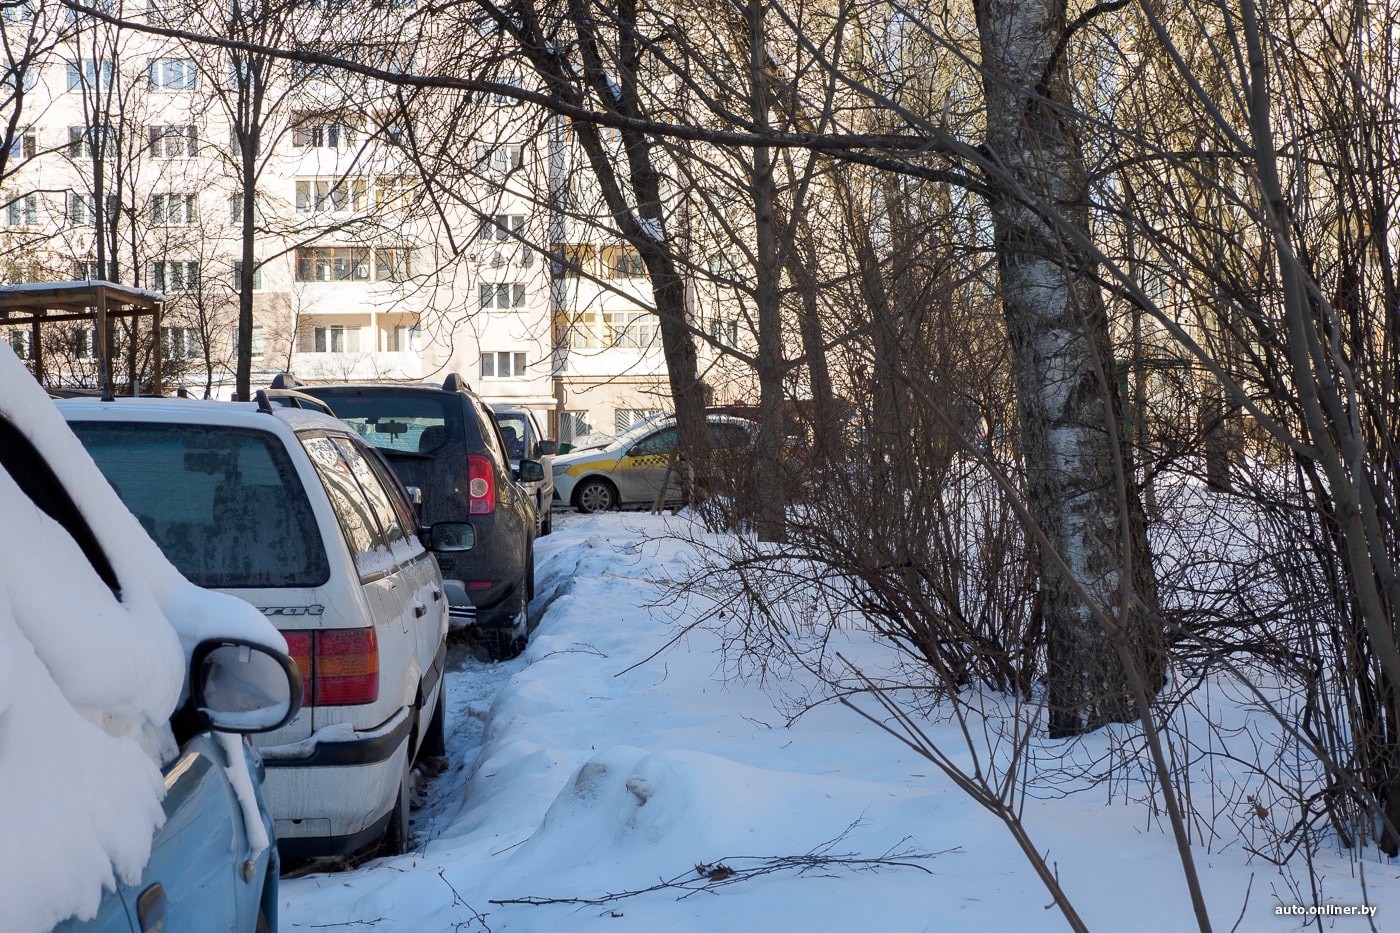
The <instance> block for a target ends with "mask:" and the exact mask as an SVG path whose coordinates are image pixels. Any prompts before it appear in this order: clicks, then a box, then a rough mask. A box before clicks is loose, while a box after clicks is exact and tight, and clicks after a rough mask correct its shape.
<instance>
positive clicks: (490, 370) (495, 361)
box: [481, 350, 525, 379]
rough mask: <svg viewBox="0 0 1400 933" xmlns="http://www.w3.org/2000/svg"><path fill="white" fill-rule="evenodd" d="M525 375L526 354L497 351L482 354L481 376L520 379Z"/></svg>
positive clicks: (485, 377) (484, 377)
mask: <svg viewBox="0 0 1400 933" xmlns="http://www.w3.org/2000/svg"><path fill="white" fill-rule="evenodd" d="M524 375H525V354H524V353H515V352H512V351H506V350H502V351H497V352H488V353H483V354H481V378H483V379H520V378H522V377H523V376H524Z"/></svg>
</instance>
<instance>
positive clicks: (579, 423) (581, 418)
mask: <svg viewBox="0 0 1400 933" xmlns="http://www.w3.org/2000/svg"><path fill="white" fill-rule="evenodd" d="M591 433H593V429H592V427H591V426H590V425H589V424H588V412H586V411H561V412H560V413H559V440H560V442H562V443H565V444H572V443H575V442H576V441H581V440H583V439H584V438H585V437H587V436H588V435H589V434H591Z"/></svg>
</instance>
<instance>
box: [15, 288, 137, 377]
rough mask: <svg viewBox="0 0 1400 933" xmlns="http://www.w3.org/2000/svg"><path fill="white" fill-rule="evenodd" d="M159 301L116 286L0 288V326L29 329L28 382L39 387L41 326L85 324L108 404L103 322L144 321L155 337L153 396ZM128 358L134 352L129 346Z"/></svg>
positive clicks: (108, 344)
mask: <svg viewBox="0 0 1400 933" xmlns="http://www.w3.org/2000/svg"><path fill="white" fill-rule="evenodd" d="M164 304H165V296H164V295H163V294H161V293H160V292H153V291H149V290H147V289H144V288H133V287H131V286H129V285H119V284H117V283H116V282H104V281H100V280H88V281H81V282H34V283H27V284H23V285H0V325H6V324H8V325H21V326H22V325H26V324H27V325H29V327H30V329H31V333H32V335H33V338H32V339H33V344H34V367H35V371H34V376H35V378H37V379H38V380H39V382H40V383H41V384H42V383H43V382H44V370H43V333H42V328H43V325H44V324H55V323H59V322H63V321H91V322H92V323H93V325H94V326H95V327H96V330H97V340H96V346H95V347H94V350H95V351H96V353H97V356H98V361H99V367H100V371H101V379H102V394H103V396H104V397H107V398H110V397H111V396H112V395H113V391H112V353H113V344H112V341H111V339H110V335H111V330H110V329H109V328H108V326H107V320H108V318H112V317H130V318H133V319H135V318H139V317H142V316H146V315H149V316H150V317H151V319H152V321H151V331H152V334H153V335H154V337H155V340H154V342H153V347H152V361H153V366H154V370H155V372H154V377H155V387H156V392H157V393H159V392H160V391H161V388H162V387H161V363H162V360H161V345H160V344H161V342H160V316H161V311H162V308H163V306H164ZM130 352H131V353H133V354H134V353H135V352H136V345H135V342H134V341H133V342H132V344H131V347H130Z"/></svg>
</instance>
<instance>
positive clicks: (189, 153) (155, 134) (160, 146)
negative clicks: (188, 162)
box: [149, 123, 199, 159]
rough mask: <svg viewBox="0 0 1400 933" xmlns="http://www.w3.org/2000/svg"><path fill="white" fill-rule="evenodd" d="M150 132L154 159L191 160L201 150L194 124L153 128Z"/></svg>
mask: <svg viewBox="0 0 1400 933" xmlns="http://www.w3.org/2000/svg"><path fill="white" fill-rule="evenodd" d="M149 132H150V138H151V158H153V159H189V158H193V157H194V154H195V150H196V149H198V148H199V136H198V132H197V131H196V129H195V127H194V125H193V124H188V123H187V124H181V125H175V126H152V127H150V128H149Z"/></svg>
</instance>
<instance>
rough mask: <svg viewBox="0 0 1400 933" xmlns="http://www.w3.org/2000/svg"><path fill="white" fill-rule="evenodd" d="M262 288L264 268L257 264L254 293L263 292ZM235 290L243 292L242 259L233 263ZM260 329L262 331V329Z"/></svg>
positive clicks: (255, 267) (254, 272)
mask: <svg viewBox="0 0 1400 933" xmlns="http://www.w3.org/2000/svg"><path fill="white" fill-rule="evenodd" d="M262 287H263V286H262V266H261V265H260V264H257V263H255V264H254V265H253V291H255V292H256V291H261V290H262ZM233 290H234V291H235V292H241V291H243V260H241V259H235V260H234V261H233ZM259 329H260V330H261V328H259Z"/></svg>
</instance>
